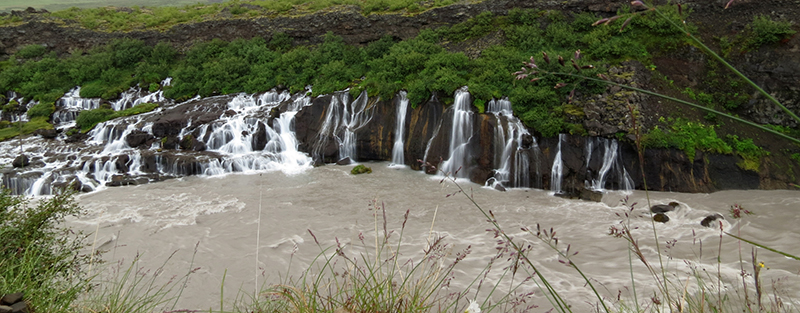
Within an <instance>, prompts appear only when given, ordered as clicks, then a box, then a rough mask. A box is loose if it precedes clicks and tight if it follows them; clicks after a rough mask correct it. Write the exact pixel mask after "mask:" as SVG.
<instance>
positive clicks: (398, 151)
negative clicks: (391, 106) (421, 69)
mask: <svg viewBox="0 0 800 313" xmlns="http://www.w3.org/2000/svg"><path fill="white" fill-rule="evenodd" d="M397 96H398V97H399V98H400V103H399V105H398V106H397V121H396V123H397V124H396V125H395V127H394V146H393V147H392V164H391V165H392V166H405V164H406V157H405V154H404V152H403V149H404V144H405V141H404V140H403V135H405V125H406V113H407V112H408V97H407V93H406V92H405V91H400V92H399V93H398V94H397Z"/></svg>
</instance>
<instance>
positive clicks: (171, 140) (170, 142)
mask: <svg viewBox="0 0 800 313" xmlns="http://www.w3.org/2000/svg"><path fill="white" fill-rule="evenodd" d="M178 143H179V140H178V137H176V136H167V137H164V138H161V149H177V148H178Z"/></svg>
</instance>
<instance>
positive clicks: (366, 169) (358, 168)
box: [350, 164, 372, 175]
mask: <svg viewBox="0 0 800 313" xmlns="http://www.w3.org/2000/svg"><path fill="white" fill-rule="evenodd" d="M364 173H367V174H370V173H372V168H370V167H366V166H364V165H363V164H359V165H356V167H354V168H353V169H352V170H350V174H353V175H358V174H364Z"/></svg>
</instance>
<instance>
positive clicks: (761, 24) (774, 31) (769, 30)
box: [747, 15, 795, 49]
mask: <svg viewBox="0 0 800 313" xmlns="http://www.w3.org/2000/svg"><path fill="white" fill-rule="evenodd" d="M748 27H749V29H750V31H751V34H750V39H749V40H748V42H747V46H748V47H750V48H751V49H755V48H758V47H760V46H763V45H771V44H775V43H778V42H779V41H781V40H783V39H786V38H788V37H790V36H791V35H793V34H794V33H795V31H794V30H792V24H791V23H790V22H787V21H773V20H771V19H770V18H769V17H767V16H766V15H758V16H756V17H755V18H753V23H752V24H750V25H748Z"/></svg>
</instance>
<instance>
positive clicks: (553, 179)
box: [550, 134, 566, 193]
mask: <svg viewBox="0 0 800 313" xmlns="http://www.w3.org/2000/svg"><path fill="white" fill-rule="evenodd" d="M565 138H566V135H565V134H558V152H556V156H555V158H553V168H552V170H551V171H550V190H552V191H554V192H555V193H560V192H561V191H562V190H561V180H562V178H563V175H564V161H563V160H562V159H561V143H562V142H563V141H564V139H565Z"/></svg>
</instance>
